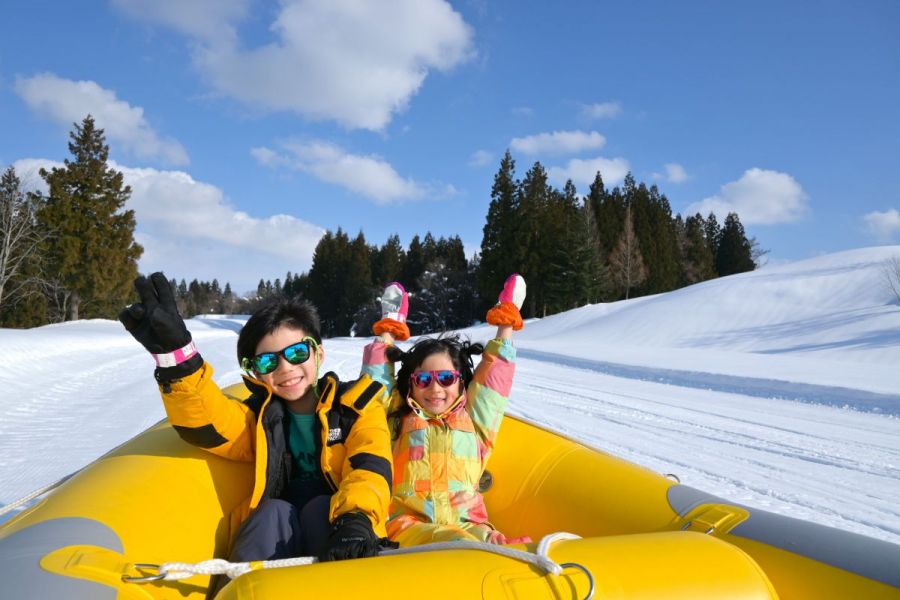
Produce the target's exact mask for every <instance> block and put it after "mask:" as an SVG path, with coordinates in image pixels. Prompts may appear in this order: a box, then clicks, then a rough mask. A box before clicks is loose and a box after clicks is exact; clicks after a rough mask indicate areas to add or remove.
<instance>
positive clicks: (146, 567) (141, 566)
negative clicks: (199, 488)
mask: <svg viewBox="0 0 900 600" xmlns="http://www.w3.org/2000/svg"><path fill="white" fill-rule="evenodd" d="M134 568H135V569H136V570H138V571H140V572H142V573H143V572H144V571H158V573H157V574H156V575H145V576H144V577H132V576H131V575H122V581H124V582H125V583H147V582H149V581H159V580H160V579H165V578H166V575H167V574H168V573H166V570H165V569H163V568H162V567H161V566H159V565H154V564H152V563H134Z"/></svg>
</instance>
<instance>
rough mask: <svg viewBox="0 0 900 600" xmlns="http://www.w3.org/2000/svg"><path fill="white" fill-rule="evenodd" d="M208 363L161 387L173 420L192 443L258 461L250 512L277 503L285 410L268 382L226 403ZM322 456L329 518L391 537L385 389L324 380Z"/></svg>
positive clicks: (286, 470)
mask: <svg viewBox="0 0 900 600" xmlns="http://www.w3.org/2000/svg"><path fill="white" fill-rule="evenodd" d="M212 375H213V368H212V366H211V365H210V364H209V363H204V364H203V366H202V367H201V368H200V369H199V370H197V371H196V372H195V373H193V374H191V375H188V376H187V377H184V378H183V379H180V380H177V381H173V382H170V383H167V384H162V385H160V393H161V394H162V399H163V404H164V405H165V409H166V414H167V415H168V417H169V422H170V423H171V424H172V426H173V427H174V429H175V430H176V431H177V432H178V434H179V435H180V436H181V437H182V439H184V440H185V441H187V442H188V443H190V444H193V445H194V446H198V447H200V448H204V449H206V450H209V451H210V452H212V453H213V454H216V455H219V456H222V457H225V458H229V459H232V460H241V461H247V462H254V463H255V466H256V477H255V481H254V486H253V494H252V495H251V497H250V510H253V509H254V508H256V506H258V505H259V503H260V502H261V501H262V500H263V499H266V498H278V497H280V495H281V494H282V492H284V491H285V490H286V488H287V485H288V482H289V481H290V476H291V456H290V451H289V449H288V444H287V438H286V434H285V431H286V427H285V420H286V419H288V418H289V417H288V415H287V414H286V411H287V408H286V406H285V404H284V401H282V400H281V399H280V398H278V397H277V396H273V395H272V390H271V389H270V388H269V386H267V385H266V384H265V383H263V382H261V381H259V380H256V379H253V378H251V377H244V384H245V385H246V387H247V389H248V390H250V396H249V397H248V398H246V399H238V398H229V397H228V396H226V395H225V394H224V393H223V392H222V390H221V389H219V386H218V385H216V383H215V382H214V381H213V378H212ZM318 385H319V390H320V396H319V403H318V405H317V406H316V416H317V417H318V419H317V427H318V432H319V435H318V436H317V444H316V446H317V448H316V449H317V452H318V454H319V459H320V460H319V465H320V467H321V470H322V475H323V477H324V478H325V481H326V482H327V483H328V485H329V486H330V487H331V489H332V492H333V493H332V496H331V510H330V515H329V516H330V519H331V521H332V522H333V521H334V520H335V518H337V517H338V516H339V515H342V514H344V513H348V512H361V513H363V514H365V515H367V516H368V517H369V520H370V521H371V522H372V528H373V529H374V531H375V534H376V535H378V536H379V537H383V536H385V535H386V530H385V522H386V520H387V511H388V504H389V503H390V498H391V483H392V462H391V436H390V432H389V431H388V426H387V420H386V418H385V412H384V404H385V400H384V396H385V394H386V391H385V388H384V386H383V385H381V384H380V383H378V382H375V381H373V380H372V379H371V378H370V377H368V376H362V377H360V378H359V379H357V380H356V381H350V382H345V383H341V381H340V380H339V379H338V378H337V375H335V374H334V373H326V374H325V376H324V377H322V378H321V379H320V380H319V384H318Z"/></svg>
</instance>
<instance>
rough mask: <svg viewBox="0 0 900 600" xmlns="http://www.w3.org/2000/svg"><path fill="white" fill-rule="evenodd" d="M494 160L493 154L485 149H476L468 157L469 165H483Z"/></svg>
mask: <svg viewBox="0 0 900 600" xmlns="http://www.w3.org/2000/svg"><path fill="white" fill-rule="evenodd" d="M492 162H494V154H493V153H492V152H488V151H487V150H476V151H475V152H473V153H472V156H471V157H469V166H470V167H484V166H487V165H489V164H491V163H492Z"/></svg>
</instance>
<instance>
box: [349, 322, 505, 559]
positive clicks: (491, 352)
mask: <svg viewBox="0 0 900 600" xmlns="http://www.w3.org/2000/svg"><path fill="white" fill-rule="evenodd" d="M386 349H387V345H386V344H385V343H383V342H381V341H380V340H376V341H375V342H373V343H371V344H369V345H368V346H366V350H365V353H364V357H363V373H364V374H367V375H369V376H371V377H372V379H374V380H375V381H378V382H381V383H383V384H384V385H385V387H386V388H387V389H388V390H390V391H391V396H390V406H388V407H386V409H387V412H388V414H389V415H390V414H391V413H392V412H394V411H395V410H396V409H397V408H399V407H401V406H403V405H404V404H405V403H406V399H405V398H400V395H399V393H398V392H397V389H396V385H395V383H396V382H395V379H394V365H393V363H391V362H389V361H388V360H387V359H386V357H385V350H386ZM515 357H516V350H515V348H514V347H513V345H512V342H511V341H509V340H506V341H504V340H500V339H496V340H492V341H491V342H489V343H488V344H487V347H486V348H485V351H484V354H483V355H482V358H481V363H480V364H479V365H478V367H477V368H476V370H475V376H474V378H473V380H472V382H471V383H470V384H469V387H468V390H467V392H466V395H467V400H466V401H465V402H464V403H462V404H461V405H460V406H459V407H458V408H457V409H456V410H454V411H453V412H452V413H450V414H449V415H447V416H446V417H444V418H443V419H441V420H438V419H425V418H423V417H420V416H418V415H417V414H416V413H415V412H410V413H409V414H407V415H406V416H404V417H403V418H402V420H400V422H399V423H398V422H397V421H396V419H393V421H394V422H392V423H390V426H391V429H392V434H393V439H394V441H393V455H394V488H393V497H392V498H391V507H390V517H389V521H388V525H387V532H388V536H389V537H390V538H391V539H392V540H394V541H397V542H400V545H401V546H414V545H417V544H425V543H428V542H437V541H451V540H473V539H474V540H479V541H493V542H499V543H502V542H504V541H505V538H504V537H503V535H502V534H500V532H498V531H496V530H495V529H494V528H493V526H492V525H491V524H490V523H489V522H488V516H487V510H486V509H485V506H484V498H483V497H482V496H481V494H480V493H479V492H478V482H479V479H480V478H481V475H482V473H483V472H484V468H485V465H486V464H487V461H488V458H489V457H490V454H491V450H492V449H493V447H494V440H495V439H496V436H497V430H498V429H499V428H500V423H501V421H502V419H503V413H504V410H505V409H506V403H507V401H508V398H509V390H510V387H511V386H512V380H513V374H514V373H515Z"/></svg>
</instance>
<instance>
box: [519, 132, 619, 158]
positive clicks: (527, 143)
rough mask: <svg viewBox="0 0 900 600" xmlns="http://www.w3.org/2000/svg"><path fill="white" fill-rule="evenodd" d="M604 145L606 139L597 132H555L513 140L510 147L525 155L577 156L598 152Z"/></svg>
mask: <svg viewBox="0 0 900 600" xmlns="http://www.w3.org/2000/svg"><path fill="white" fill-rule="evenodd" d="M604 144H606V138H605V137H603V136H602V135H600V134H599V133H597V132H596V131H590V132H588V131H554V132H552V133H539V134H537V135H529V136H527V137H522V138H513V139H512V141H511V142H510V143H509V146H510V148H511V149H512V150H515V151H516V152H523V153H525V154H577V153H579V152H583V151H585V150H598V149H600V148H602V147H603V146H604Z"/></svg>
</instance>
